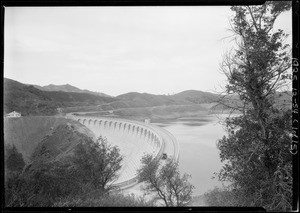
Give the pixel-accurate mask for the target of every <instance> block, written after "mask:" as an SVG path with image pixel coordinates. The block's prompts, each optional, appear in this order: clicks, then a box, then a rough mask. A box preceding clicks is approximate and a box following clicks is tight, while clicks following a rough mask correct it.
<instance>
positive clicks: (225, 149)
mask: <svg viewBox="0 0 300 213" xmlns="http://www.w3.org/2000/svg"><path fill="white" fill-rule="evenodd" d="M290 7H291V4H290V2H266V3H265V4H264V5H260V6H234V7H232V8H231V9H232V10H233V11H234V12H235V16H234V18H233V19H232V28H233V32H234V33H235V35H236V36H237V40H236V41H237V44H238V48H237V49H236V50H235V53H234V54H229V55H227V56H226V57H225V58H224V61H223V64H222V66H221V70H222V71H223V72H224V73H225V74H226V76H227V78H228V84H227V86H226V89H227V93H228V94H237V95H239V97H240V99H241V100H242V101H243V105H240V106H237V107H236V109H238V110H240V112H241V113H242V115H240V116H238V117H233V118H228V119H227V120H226V127H227V132H228V136H226V137H223V139H221V140H219V141H218V148H219V149H220V151H221V152H220V157H221V160H222V161H224V162H225V166H224V167H223V169H222V170H221V171H220V173H219V178H220V180H229V181H231V182H232V185H231V189H232V190H235V193H237V194H238V196H236V198H237V199H238V202H237V205H242V206H263V207H265V208H266V209H267V210H272V211H287V210H289V209H291V199H292V158H291V156H290V154H289V145H290V139H291V138H290V134H291V110H290V109H284V108H282V109H280V110H279V109H278V105H275V102H274V96H275V95H274V94H275V93H276V92H277V91H278V90H279V89H284V88H286V86H287V87H288V85H289V83H290V81H289V79H288V77H289V75H288V71H289V68H290V67H291V58H290V53H289V51H288V48H289V46H288V45H285V44H284V40H285V38H286V37H287V35H286V34H285V33H284V32H283V31H282V30H277V31H275V30H274V29H273V24H274V22H275V20H276V18H277V17H278V16H279V15H280V14H281V13H282V12H284V11H287V10H289V9H290Z"/></svg>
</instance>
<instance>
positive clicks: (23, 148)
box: [4, 116, 93, 162]
mask: <svg viewBox="0 0 300 213" xmlns="http://www.w3.org/2000/svg"><path fill="white" fill-rule="evenodd" d="M67 123H70V124H72V125H73V126H74V127H75V128H76V129H77V130H78V131H80V132H81V133H84V134H87V135H89V136H90V137H92V136H93V134H92V133H91V132H90V131H89V130H88V129H86V128H85V127H84V126H83V125H81V124H79V123H77V122H75V121H72V120H68V119H65V118H56V117H50V116H49V117H48V116H28V117H21V118H5V119H4V143H5V144H14V145H15V146H16V148H17V149H18V151H19V152H21V153H22V155H23V158H24V160H25V162H29V160H30V159H29V158H30V156H31V154H32V153H33V152H34V149H35V148H36V147H37V145H38V143H40V142H41V141H42V139H43V138H44V137H45V136H46V135H50V134H51V132H52V130H54V129H55V128H56V127H57V126H59V125H67Z"/></svg>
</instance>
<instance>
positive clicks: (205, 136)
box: [153, 114, 228, 195]
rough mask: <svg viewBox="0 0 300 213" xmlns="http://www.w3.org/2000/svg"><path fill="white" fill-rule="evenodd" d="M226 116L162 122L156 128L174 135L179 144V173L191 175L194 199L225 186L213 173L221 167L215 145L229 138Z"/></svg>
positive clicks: (157, 123) (203, 116) (205, 116)
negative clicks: (218, 141) (195, 196)
mask: <svg viewBox="0 0 300 213" xmlns="http://www.w3.org/2000/svg"><path fill="white" fill-rule="evenodd" d="M227 116H228V115H227V114H221V115H220V114H219V115H213V114H211V115H201V116H200V117H195V118H180V119H176V120H159V121H157V122H155V123H154V122H153V124H155V125H158V126H160V127H163V128H165V129H166V130H168V131H169V132H170V133H172V134H173V135H174V136H175V138H176V139H177V141H178V143H179V149H180V156H179V169H180V172H181V174H183V173H188V174H190V175H192V178H191V179H190V182H191V183H192V184H193V185H194V186H195V189H194V193H193V195H201V194H203V193H205V192H207V191H208V190H210V189H213V188H214V187H215V186H222V183H221V182H219V181H218V179H217V178H214V179H212V177H213V176H214V172H219V171H220V169H221V168H222V163H221V160H220V157H219V150H218V149H217V146H216V142H217V140H218V139H221V138H222V137H223V136H224V135H226V132H225V129H224V126H223V125H222V124H221V123H220V121H224V119H225V118H226V117H227Z"/></svg>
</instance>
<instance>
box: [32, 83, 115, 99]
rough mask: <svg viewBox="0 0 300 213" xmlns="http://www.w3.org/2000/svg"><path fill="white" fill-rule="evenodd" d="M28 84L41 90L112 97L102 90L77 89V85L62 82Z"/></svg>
mask: <svg viewBox="0 0 300 213" xmlns="http://www.w3.org/2000/svg"><path fill="white" fill-rule="evenodd" d="M28 85H32V86H34V87H35V88H37V89H39V90H43V91H62V92H77V93H89V94H93V95H99V96H103V97H112V96H110V95H107V94H105V93H102V92H93V91H90V90H87V89H83V90H82V89H79V88H78V87H75V86H72V85H70V84H62V85H55V84H49V85H46V86H40V85H37V84H28Z"/></svg>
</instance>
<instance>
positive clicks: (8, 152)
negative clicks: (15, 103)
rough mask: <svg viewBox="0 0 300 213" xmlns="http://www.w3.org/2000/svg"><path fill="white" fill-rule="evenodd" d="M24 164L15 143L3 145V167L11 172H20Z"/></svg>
mask: <svg viewBox="0 0 300 213" xmlns="http://www.w3.org/2000/svg"><path fill="white" fill-rule="evenodd" d="M24 166H25V162H24V160H23V155H22V153H19V152H18V150H17V148H16V147H15V145H12V146H11V145H9V144H8V145H5V168H6V169H7V170H9V171H11V172H21V171H22V169H23V167H24Z"/></svg>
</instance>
